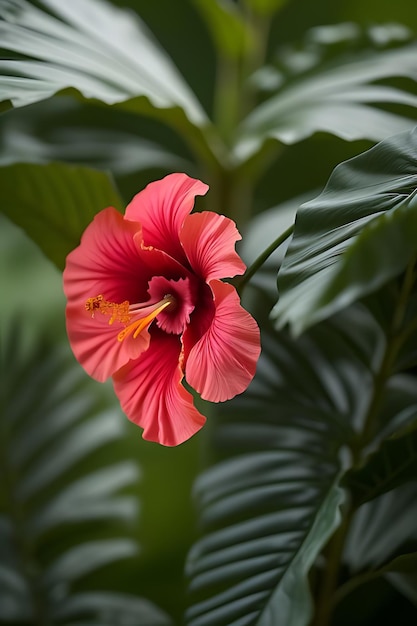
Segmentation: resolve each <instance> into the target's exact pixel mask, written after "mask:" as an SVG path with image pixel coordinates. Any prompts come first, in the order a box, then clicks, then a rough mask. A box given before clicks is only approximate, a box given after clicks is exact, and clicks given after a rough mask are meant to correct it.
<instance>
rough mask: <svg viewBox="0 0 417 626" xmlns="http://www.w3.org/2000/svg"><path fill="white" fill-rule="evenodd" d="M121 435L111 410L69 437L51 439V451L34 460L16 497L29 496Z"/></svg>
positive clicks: (117, 422)
mask: <svg viewBox="0 0 417 626" xmlns="http://www.w3.org/2000/svg"><path fill="white" fill-rule="evenodd" d="M122 433H123V423H122V421H121V420H120V419H118V416H117V415H115V413H114V411H109V412H108V413H101V414H99V415H97V416H95V417H93V418H90V419H89V420H88V421H87V422H83V423H82V424H81V425H80V426H78V427H77V428H74V429H73V430H72V432H71V433H70V434H66V435H65V436H64V437H62V438H61V439H59V440H58V441H57V440H55V442H54V447H53V449H52V450H48V451H47V453H45V454H43V455H42V456H41V457H40V459H39V460H38V459H36V461H35V462H34V463H33V464H32V467H31V472H30V473H29V474H28V475H27V476H25V477H24V478H23V479H22V480H21V482H20V484H19V487H18V489H17V497H18V498H19V499H27V498H30V497H32V496H33V495H34V494H36V493H37V492H38V491H40V490H42V489H44V488H45V487H47V486H49V485H50V484H51V482H53V481H54V480H56V479H57V478H59V477H60V476H61V475H62V474H63V473H64V472H67V471H68V470H70V469H72V468H74V467H76V465H77V463H78V462H79V461H81V460H82V459H83V458H85V457H86V456H88V455H90V454H91V453H92V452H94V451H95V450H97V449H98V448H100V447H101V446H103V445H105V444H107V443H109V442H112V441H115V440H117V439H120V437H121V436H122Z"/></svg>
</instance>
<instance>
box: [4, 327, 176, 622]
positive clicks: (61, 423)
mask: <svg viewBox="0 0 417 626" xmlns="http://www.w3.org/2000/svg"><path fill="white" fill-rule="evenodd" d="M30 322H31V320H30V319H29V320H26V319H25V318H24V317H22V318H21V319H20V320H19V321H18V322H16V321H15V323H14V324H13V325H12V326H10V325H9V324H4V327H3V328H2V331H4V336H3V334H2V342H1V359H2V366H3V367H2V386H1V388H0V403H1V409H2V420H1V421H0V562H1V565H0V621H2V623H5V624H9V623H10V624H11V623H15V622H16V623H35V621H36V619H37V607H39V606H42V607H43V608H42V611H43V615H44V618H43V619H44V621H46V622H48V623H51V624H52V623H55V621H54V618H53V616H54V614H55V612H56V611H57V609H58V608H61V607H69V606H70V604H71V599H72V598H73V593H72V592H73V589H72V585H74V584H76V585H77V591H78V592H83V591H84V589H85V587H84V586H83V585H85V580H84V579H85V577H86V575H87V574H90V575H94V574H95V572H96V571H97V570H98V569H99V568H102V567H103V566H104V565H107V564H112V580H113V579H114V580H121V579H123V577H124V576H126V574H125V573H124V572H123V569H124V567H125V566H126V559H131V557H132V556H134V555H136V554H137V551H138V546H137V543H136V541H134V540H133V539H132V538H131V537H129V536H128V535H126V532H127V530H128V529H127V526H126V523H127V522H128V523H129V524H131V523H132V522H133V523H135V522H136V521H137V509H138V507H137V502H136V497H135V496H134V495H130V494H122V493H120V492H121V490H123V489H125V488H126V487H130V488H132V487H134V489H135V491H136V490H137V477H138V471H137V468H136V464H135V463H133V461H130V460H128V459H127V458H125V456H124V457H123V458H124V460H123V461H121V462H119V463H115V462H114V456H113V454H117V451H118V452H119V454H120V449H119V450H118V446H120V443H121V440H122V438H123V437H124V436H125V432H126V431H125V430H124V425H125V422H123V421H122V420H121V419H119V416H118V415H117V414H116V413H115V412H110V411H107V412H105V411H103V408H104V407H105V406H106V405H107V404H108V403H107V399H106V396H107V392H106V387H105V386H102V387H101V389H102V394H100V395H99V394H98V393H97V385H96V384H94V382H93V381H91V379H89V378H88V377H86V376H85V374H83V373H82V371H81V370H80V368H79V366H78V364H76V363H75V362H74V359H73V357H72V355H71V354H70V351H69V348H68V347H67V349H66V350H62V349H61V348H56V347H53V346H52V345H51V340H50V338H48V336H46V337H42V338H40V339H38V340H33V339H32V340H31V342H30V343H29V342H27V341H26V337H25V333H24V330H25V328H26V327H27V326H28V323H30ZM80 373H81V374H82V376H80ZM72 399H73V406H71V400H72ZM80 399H82V402H80ZM107 408H108V406H107ZM40 425H41V427H40ZM44 426H45V432H46V434H45V433H43V432H42V436H34V434H35V435H36V433H37V431H43V427H44ZM107 441H111V442H112V447H111V453H110V454H111V456H110V457H109V456H108V455H109V451H107V457H103V456H99V455H95V454H94V453H95V451H97V450H98V448H100V447H101V446H102V445H103V444H104V443H106V442H107ZM125 452H126V450H124V453H125ZM81 459H82V460H83V462H82V463H79V462H78V461H80V460H81ZM103 459H104V461H103ZM97 463H99V464H100V465H99V467H97ZM103 463H105V464H104V465H103ZM91 522H94V524H92V523H91ZM92 529H93V530H92ZM120 533H122V534H121V535H120ZM102 535H105V538H103V539H100V538H99V537H100V536H102ZM60 583H64V584H60ZM115 586H116V587H117V585H115ZM108 592H110V596H111V588H110V590H107V591H106V593H108ZM98 593H100V592H98ZM93 595H94V594H93ZM75 596H77V594H75ZM126 603H127V604H128V605H129V603H130V606H131V611H130V612H129V611H126V613H127V614H128V615H130V616H131V615H132V614H133V613H134V614H135V619H136V620H137V623H143V622H141V615H142V616H143V618H144V619H147V616H148V615H151V614H152V610H151V609H152V607H151V606H150V604H149V603H147V602H146V601H144V602H143V606H142V603H141V600H140V599H139V598H136V597H134V596H133V597H132V596H130V595H127V596H126ZM76 604H77V602H76V599H74V605H73V608H72V612H71V615H74V616H75V614H76V606H75V605H76ZM87 605H88V602H87V603H86V605H85V607H84V608H85V609H86V611H87V609H88V606H87ZM104 605H106V603H105V602H103V606H104ZM111 605H112V603H111V601H110V599H109V601H108V604H107V605H106V608H107V609H108V615H110V611H111ZM141 606H142V609H143V610H142V611H141V609H140V607H141ZM117 607H119V608H120V599H118V598H117V596H116V600H115V602H114V609H115V610H116V608H117ZM101 608H103V607H101ZM81 609H83V607H82V606H81V607H80V611H81ZM68 611H69V608H68ZM88 612H89V616H91V618H92V619H93V620H94V622H95V623H96V624H98V623H100V622H99V621H98V619H99V617H100V615H101V614H102V613H103V611H101V610H100V607H98V606H97V603H96V605H94V602H93V601H92V602H91V603H90V608H89V609H88ZM120 614H122V611H121V609H120ZM153 614H154V615H156V616H157V615H161V613H160V612H159V611H158V610H157V609H155V611H154V613H153ZM114 618H115V619H114V620H112V619H110V618H109V619H110V623H114V624H116V623H117V621H116V613H114ZM79 623H81V622H80V621H78V622H77V624H79ZM107 623H109V622H107ZM152 623H153V622H152ZM155 623H158V622H155ZM160 623H161V624H162V623H163V624H165V623H166V621H161V622H160Z"/></svg>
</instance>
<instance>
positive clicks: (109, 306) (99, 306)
mask: <svg viewBox="0 0 417 626" xmlns="http://www.w3.org/2000/svg"><path fill="white" fill-rule="evenodd" d="M85 308H86V311H88V312H89V313H91V317H94V314H95V313H96V311H99V312H100V313H102V314H103V315H110V319H109V324H113V323H114V322H121V323H122V324H128V323H129V322H130V320H131V317H132V316H131V314H130V312H129V301H128V300H125V301H124V302H122V303H121V304H117V302H109V301H108V300H105V299H104V297H103V296H102V295H101V294H100V295H99V296H95V297H94V298H88V300H87V301H86V303H85Z"/></svg>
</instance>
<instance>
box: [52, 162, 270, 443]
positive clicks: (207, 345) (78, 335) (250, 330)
mask: <svg viewBox="0 0 417 626" xmlns="http://www.w3.org/2000/svg"><path fill="white" fill-rule="evenodd" d="M207 190H208V187H207V185H205V184H204V183H202V182H201V181H199V180H195V179H193V178H189V177H188V176H186V175H185V174H171V175H169V176H166V177H165V178H164V179H163V180H160V181H157V182H154V183H151V184H149V185H148V186H147V187H146V189H144V190H143V191H142V192H140V193H139V194H137V195H136V196H135V197H134V198H133V200H132V202H131V203H130V204H129V205H128V206H127V208H126V212H125V215H124V216H122V215H121V214H120V213H118V211H116V209H114V208H112V207H109V208H107V209H104V210H103V211H101V212H100V213H98V214H97V215H96V217H95V218H94V221H93V222H92V223H91V224H90V225H89V226H88V227H87V229H86V231H85V232H84V234H83V236H82V238H81V243H80V245H79V246H78V248H76V249H75V250H73V251H72V252H71V253H70V254H69V255H68V257H67V262H66V268H65V271H64V291H65V295H66V297H67V308H66V320H67V331H68V336H69V340H70V343H71V347H72V350H73V352H74V354H75V356H76V358H77V359H78V361H79V362H80V363H81V365H82V366H83V367H84V369H85V370H86V371H87V372H88V374H90V376H92V377H93V378H95V379H96V380H98V381H104V380H106V379H107V378H109V377H110V376H111V377H112V378H113V383H114V389H115V392H116V394H117V396H118V398H119V400H120V403H121V406H122V408H123V410H124V412H125V413H126V415H127V417H128V418H129V419H130V420H132V421H133V422H135V423H136V424H138V425H139V426H141V427H142V428H143V429H144V431H143V437H144V438H145V439H148V440H151V441H157V442H159V443H162V444H164V445H167V446H174V445H177V444H180V443H182V442H183V441H185V440H186V439H188V438H189V437H191V436H192V435H193V434H194V433H196V432H197V431H198V430H199V429H200V428H201V427H202V425H203V424H204V422H205V417H203V415H201V414H200V413H199V411H197V409H196V408H195V406H194V403H193V397H192V395H191V393H189V391H187V390H186V389H185V387H184V386H183V385H182V381H183V379H184V375H185V378H186V380H187V382H188V384H189V385H191V387H193V388H194V389H195V390H196V391H197V392H199V393H200V395H201V397H202V398H204V399H206V400H210V401H212V402H220V401H224V400H228V399H230V398H232V397H233V396H235V395H236V394H238V393H241V392H242V391H244V390H245V389H246V387H247V386H248V385H249V383H250V381H251V380H252V378H253V376H254V373H255V368H256V363H257V360H258V357H259V352H260V339H259V329H258V326H257V324H256V322H255V320H254V319H253V318H252V317H251V315H249V313H248V312H247V311H245V310H244V309H243V308H242V307H241V305H240V300H239V296H238V294H237V292H236V289H235V288H234V287H233V286H232V285H230V284H228V283H224V282H222V281H221V280H220V279H221V278H225V277H232V276H235V275H237V274H243V273H244V271H245V269H246V268H245V265H244V263H243V262H242V260H241V259H240V257H239V256H238V254H237V253H236V251H235V243H236V241H237V240H239V239H240V238H241V237H240V235H239V233H238V231H237V229H236V226H235V224H234V222H233V221H232V220H230V219H228V218H227V217H224V216H223V215H218V214H217V213H212V212H208V211H206V212H202V213H193V214H191V215H190V212H191V210H192V208H193V206H194V199H195V196H196V195H204V194H205V193H206V192H207Z"/></svg>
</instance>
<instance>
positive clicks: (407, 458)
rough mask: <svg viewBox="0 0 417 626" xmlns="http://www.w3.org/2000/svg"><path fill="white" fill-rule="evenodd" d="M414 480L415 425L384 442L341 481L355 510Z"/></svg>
mask: <svg viewBox="0 0 417 626" xmlns="http://www.w3.org/2000/svg"><path fill="white" fill-rule="evenodd" d="M416 416H417V406H414V418H415V417H416ZM416 479H417V423H416V421H415V420H414V423H413V424H412V425H411V427H409V428H407V429H405V431H400V432H398V433H396V434H395V435H392V436H391V437H389V438H388V439H385V440H384V441H383V442H382V443H381V445H380V447H379V448H378V450H376V452H374V453H373V454H371V455H370V456H369V457H367V458H366V459H365V460H364V462H363V463H362V465H361V466H360V467H359V468H354V469H351V470H350V471H349V472H348V473H347V474H346V475H345V476H344V479H343V485H344V486H345V487H348V488H349V489H350V492H351V494H352V498H353V504H354V506H355V507H357V506H359V505H360V504H363V503H364V502H367V501H368V500H373V498H376V497H378V496H380V495H381V494H383V493H385V492H387V491H390V490H391V489H394V488H395V487H398V486H399V485H402V484H403V483H405V482H408V481H411V480H416Z"/></svg>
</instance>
